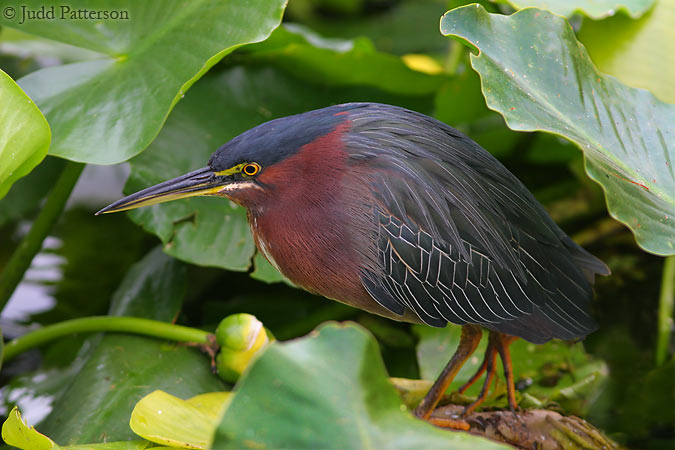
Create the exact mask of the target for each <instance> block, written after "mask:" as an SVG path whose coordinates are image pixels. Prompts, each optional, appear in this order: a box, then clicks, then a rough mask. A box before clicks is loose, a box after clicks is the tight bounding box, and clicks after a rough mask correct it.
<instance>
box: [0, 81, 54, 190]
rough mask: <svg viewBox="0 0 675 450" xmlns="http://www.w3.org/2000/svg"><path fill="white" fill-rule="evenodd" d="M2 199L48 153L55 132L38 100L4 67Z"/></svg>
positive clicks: (0, 105) (0, 139)
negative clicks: (34, 101) (18, 83)
mask: <svg viewBox="0 0 675 450" xmlns="http://www.w3.org/2000/svg"><path fill="white" fill-rule="evenodd" d="M0 98H2V103H0V161H2V164H0V198H2V197H4V196H5V194H6V193H7V191H9V188H10V187H11V186H12V183H14V182H15V181H16V180H18V179H19V178H21V177H22V176H24V175H26V174H27V173H28V172H30V171H31V170H33V167H35V166H37V165H38V164H39V163H40V161H42V159H43V158H44V157H45V155H46V154H47V149H49V141H50V140H51V132H50V130H49V124H48V123H47V121H46V120H45V117H44V116H43V115H42V113H41V112H40V110H39V109H38V107H37V106H35V103H33V101H32V100H31V99H30V98H29V97H28V96H27V95H26V94H25V93H24V92H23V91H22V90H21V88H20V87H19V86H17V84H16V83H15V82H14V80H12V79H11V78H10V76H9V75H7V74H6V73H5V72H3V71H2V70H0Z"/></svg>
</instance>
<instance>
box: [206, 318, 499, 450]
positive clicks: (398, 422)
mask: <svg viewBox="0 0 675 450" xmlns="http://www.w3.org/2000/svg"><path fill="white" fill-rule="evenodd" d="M213 447H214V448H219V449H220V448H297V449H301V448H322V449H328V448H387V449H394V448H438V449H441V448H448V449H470V448H471V449H473V448H481V449H492V448H494V449H502V448H507V447H506V446H503V445H500V444H496V443H493V442H491V441H488V440H485V439H483V438H479V437H476V436H471V435H469V434H464V433H453V432H449V431H445V430H440V429H438V428H434V427H433V426H431V425H429V424H427V423H425V422H423V421H421V420H418V419H415V418H414V417H413V416H412V415H411V414H410V413H409V412H407V411H406V410H405V407H404V406H403V405H402V404H401V400H400V398H399V397H398V395H397V394H396V391H395V390H394V388H393V386H392V385H391V384H390V383H389V381H388V378H387V372H386V370H385V368H384V365H383V363H382V360H381V358H380V355H379V351H378V347H377V343H376V341H375V340H374V339H373V338H372V337H371V336H370V335H369V334H368V333H367V332H365V331H364V330H363V329H362V328H360V327H358V326H355V325H351V324H347V325H337V324H328V325H324V326H322V327H321V328H319V329H318V330H317V331H315V332H313V333H312V334H310V335H309V336H307V337H305V338H302V339H298V340H295V341H291V342H287V343H279V342H276V343H273V344H272V345H271V346H270V347H269V348H268V349H267V351H266V352H265V353H264V354H263V355H262V356H261V357H260V358H259V359H258V360H257V361H256V362H255V363H254V364H253V366H251V367H250V368H249V371H248V372H247V373H246V374H245V375H244V377H243V378H242V379H241V381H240V384H239V386H238V389H237V392H236V394H235V396H234V397H233V398H232V402H231V403H230V406H229V407H228V409H227V410H226V412H225V415H224V416H223V418H222V421H221V423H220V425H219V427H218V429H217V431H216V437H215V440H214V443H213Z"/></svg>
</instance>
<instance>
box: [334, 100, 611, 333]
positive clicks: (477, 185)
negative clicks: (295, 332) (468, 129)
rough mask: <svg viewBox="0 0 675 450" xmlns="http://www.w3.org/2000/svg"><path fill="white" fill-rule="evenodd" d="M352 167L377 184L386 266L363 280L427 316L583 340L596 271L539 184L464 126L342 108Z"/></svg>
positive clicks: (381, 259)
mask: <svg viewBox="0 0 675 450" xmlns="http://www.w3.org/2000/svg"><path fill="white" fill-rule="evenodd" d="M342 107H343V108H344V109H347V111H348V114H347V118H348V120H349V121H350V129H349V132H348V133H345V134H344V136H343V141H344V144H345V149H346V151H347V152H348V153H349V158H350V159H349V164H351V165H353V166H361V165H365V166H366V167H368V168H369V172H368V173H371V174H372V175H371V177H370V179H369V180H368V181H369V183H370V187H371V189H372V192H373V194H374V195H373V199H374V200H373V204H372V205H370V207H371V208H372V215H373V220H374V228H373V229H374V231H373V235H372V236H371V237H372V238H373V241H374V242H376V243H377V258H378V261H377V264H376V265H375V267H376V268H375V269H374V268H373V267H372V265H371V266H369V267H368V268H363V269H362V271H361V273H362V281H363V285H364V287H365V288H366V290H367V291H368V292H369V293H370V295H371V296H372V297H373V298H374V299H375V300H376V301H377V302H378V303H379V304H380V305H381V306H383V307H385V308H387V309H388V310H390V311H392V312H394V313H395V314H399V315H401V314H403V313H404V312H405V310H412V311H414V312H415V314H416V315H417V316H418V317H419V318H420V319H421V320H422V321H423V322H425V323H427V324H429V325H432V326H437V327H442V326H445V325H446V323H447V322H452V323H456V324H466V323H474V324H480V325H483V326H485V327H487V328H489V329H493V330H496V331H500V332H504V333H507V334H511V335H515V336H520V337H523V338H525V339H527V340H529V341H531V342H545V341H548V340H549V339H551V338H561V339H575V338H580V337H583V336H585V335H587V334H588V333H590V332H591V331H593V330H594V329H595V328H596V325H595V322H594V321H593V319H592V318H591V316H590V314H589V307H590V300H591V299H592V295H593V294H592V282H593V277H594V275H595V274H603V275H604V274H608V273H609V270H608V269H607V267H606V266H605V265H604V264H603V263H602V261H600V260H598V259H597V258H595V257H594V256H592V255H590V254H589V253H587V252H586V251H585V250H584V249H582V248H581V247H580V246H578V245H577V244H575V243H574V242H573V241H572V240H571V239H570V238H569V237H568V236H567V235H566V234H565V233H564V232H563V231H562V230H561V229H560V228H559V227H558V226H557V225H556V224H555V222H553V220H552V219H551V218H550V217H549V215H548V214H547V213H546V211H545V210H544V208H543V207H542V206H541V205H540V204H539V203H538V202H537V201H536V199H535V198H534V197H533V196H532V194H531V193H530V192H529V191H528V190H527V188H526V187H525V186H524V185H523V184H522V183H521V182H520V181H519V180H518V179H517V178H516V177H515V176H514V175H513V174H511V173H510V172H509V171H508V170H507V169H506V168H505V167H504V166H503V165H502V164H501V163H499V162H498V161H497V160H496V159H495V158H494V157H493V156H492V155H490V154H489V153H488V152H487V151H485V150H484V149H483V148H481V147H480V146H479V145H478V144H476V143H475V142H473V141H472V140H470V139H469V138H468V137H466V136H464V135H463V134H461V133H459V132H458V131H457V130H455V129H453V128H451V127H449V126H447V125H445V124H443V123H441V122H439V121H436V120H435V119H432V118H430V117H428V116H425V115H422V114H418V113H415V112H412V111H409V110H405V109H402V108H398V107H393V106H388V105H379V104H349V105H342Z"/></svg>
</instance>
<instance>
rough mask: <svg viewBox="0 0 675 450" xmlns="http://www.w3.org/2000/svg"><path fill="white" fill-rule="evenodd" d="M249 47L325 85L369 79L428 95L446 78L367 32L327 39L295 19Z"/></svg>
mask: <svg viewBox="0 0 675 450" xmlns="http://www.w3.org/2000/svg"><path fill="white" fill-rule="evenodd" d="M244 51H245V52H247V53H249V55H250V58H252V59H253V60H259V61H264V62H270V63H272V64H274V65H276V66H279V67H282V68H284V69H285V70H286V71H288V72H290V73H292V74H294V75H295V76H298V77H300V78H304V79H306V80H308V81H311V82H313V83H319V84H326V85H370V86H376V87H378V88H380V89H382V90H384V91H389V92H393V93H396V94H406V95H425V94H431V93H433V92H435V91H436V90H437V89H438V87H439V86H440V85H441V83H443V81H444V80H445V79H446V77H444V76H442V75H430V74H427V73H422V72H418V71H416V70H413V69H411V68H409V67H408V66H407V65H406V63H405V62H404V61H403V59H401V58H400V57H398V56H394V55H391V54H388V53H383V52H378V51H376V50H375V48H374V47H373V44H372V43H371V42H370V40H369V39H367V38H361V39H356V40H354V41H340V40H326V39H324V38H322V37H320V36H318V35H317V34H315V33H313V32H311V31H310V30H308V29H307V28H305V27H302V26H299V25H294V24H287V25H285V26H281V27H279V28H277V29H276V30H275V31H274V32H273V33H272V35H271V36H270V38H269V39H267V40H266V41H264V42H261V43H259V44H254V45H250V46H247V47H246V48H245V49H244ZM383 73H386V74H387V76H386V77H383V76H382V74H383Z"/></svg>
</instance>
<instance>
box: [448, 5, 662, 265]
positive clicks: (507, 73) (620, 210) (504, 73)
mask: <svg viewBox="0 0 675 450" xmlns="http://www.w3.org/2000/svg"><path fill="white" fill-rule="evenodd" d="M441 31H442V32H443V34H445V35H452V36H457V37H460V38H462V39H464V40H466V41H468V42H469V43H470V44H472V45H474V46H476V47H477V48H478V49H479V50H480V53H479V54H478V55H472V58H471V63H472V66H473V68H474V69H475V70H476V71H478V73H479V74H480V75H481V81H482V88H483V93H484V95H485V98H486V100H487V104H488V106H489V107H490V108H491V109H494V110H496V111H498V112H499V113H501V114H502V115H503V116H504V118H505V119H506V121H507V123H508V125H509V127H511V128H512V129H514V130H523V131H534V130H542V131H547V132H550V133H555V134H559V135H561V136H563V137H565V138H567V139H569V140H571V141H573V142H574V143H576V144H577V145H578V146H579V147H580V148H581V149H582V150H583V151H584V155H585V158H586V160H585V161H586V172H587V173H588V175H589V176H590V177H591V178H592V179H594V180H595V181H597V182H598V183H600V185H602V187H603V188H604V190H605V195H606V199H607V205H608V209H609V212H610V214H611V215H612V216H613V217H615V218H616V219H617V220H619V221H621V222H623V223H625V224H626V225H627V226H628V227H629V228H630V229H631V230H632V231H633V233H634V234H635V237H636V240H637V242H638V244H639V245H640V246H641V247H642V248H644V249H645V250H647V251H650V252H653V253H656V254H660V255H668V254H673V253H675V218H674V217H673V216H674V215H675V172H674V171H675V169H674V168H673V164H675V106H671V105H667V104H665V103H663V102H661V101H659V100H657V99H656V98H654V96H653V95H652V94H651V93H649V92H647V91H643V90H639V89H633V88H628V87H626V86H625V85H623V84H621V83H619V82H618V81H617V80H616V79H614V78H611V77H607V76H604V75H602V74H600V73H599V72H598V71H597V70H596V69H595V67H594V66H593V64H592V63H591V61H590V59H589V58H588V54H587V53H586V50H585V49H584V47H583V46H582V45H580V44H579V42H578V41H577V40H576V38H575V36H574V32H573V31H572V28H571V27H570V26H569V24H568V23H567V22H566V21H565V20H564V19H563V18H561V17H559V16H556V15H554V14H551V13H550V12H548V11H542V10H537V9H525V10H522V11H519V12H517V13H515V14H513V15H512V16H502V15H498V14H489V13H487V12H486V11H485V9H484V8H483V7H481V6H479V5H471V6H466V7H462V8H458V9H455V10H452V11H450V12H448V13H446V15H445V16H443V18H442V20H441Z"/></svg>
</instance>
